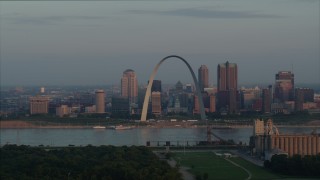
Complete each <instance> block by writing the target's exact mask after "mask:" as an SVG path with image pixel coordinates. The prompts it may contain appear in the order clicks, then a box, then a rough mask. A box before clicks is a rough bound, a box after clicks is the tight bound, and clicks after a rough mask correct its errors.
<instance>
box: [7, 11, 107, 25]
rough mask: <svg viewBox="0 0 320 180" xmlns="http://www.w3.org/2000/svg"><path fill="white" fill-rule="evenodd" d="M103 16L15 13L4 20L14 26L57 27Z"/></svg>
mask: <svg viewBox="0 0 320 180" xmlns="http://www.w3.org/2000/svg"><path fill="white" fill-rule="evenodd" d="M104 18H106V17H103V16H83V15H81V16H70V15H68V16H62V15H59V16H57V15H54V16H26V15H23V14H21V13H14V14H10V15H5V16H3V17H2V20H7V21H9V23H12V24H31V25H56V24H58V23H62V22H66V21H74V20H84V21H86V20H95V19H104Z"/></svg>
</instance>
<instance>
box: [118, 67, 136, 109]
mask: <svg viewBox="0 0 320 180" xmlns="http://www.w3.org/2000/svg"><path fill="white" fill-rule="evenodd" d="M121 96H122V97H126V98H128V99H129V103H130V104H131V103H137V100H138V80H137V76H136V73H135V72H134V71H133V70H132V69H127V70H125V71H124V72H123V76H122V78H121Z"/></svg>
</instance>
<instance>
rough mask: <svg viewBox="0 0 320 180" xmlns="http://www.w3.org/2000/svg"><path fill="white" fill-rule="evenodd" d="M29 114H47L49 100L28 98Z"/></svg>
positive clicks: (38, 97)
mask: <svg viewBox="0 0 320 180" xmlns="http://www.w3.org/2000/svg"><path fill="white" fill-rule="evenodd" d="M29 103H30V114H31V115H32V114H48V110H49V98H48V97H46V96H35V97H30V99H29Z"/></svg>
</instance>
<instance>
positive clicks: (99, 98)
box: [96, 89, 105, 113]
mask: <svg viewBox="0 0 320 180" xmlns="http://www.w3.org/2000/svg"><path fill="white" fill-rule="evenodd" d="M96 113H105V93H104V90H102V89H99V90H97V91H96Z"/></svg>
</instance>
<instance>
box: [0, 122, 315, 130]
mask: <svg viewBox="0 0 320 180" xmlns="http://www.w3.org/2000/svg"><path fill="white" fill-rule="evenodd" d="M97 125H98V124H90V125H89V124H87V125H83V124H78V123H77V124H76V123H52V122H50V123H49V122H46V121H36V122H35V121H31V122H28V121H22V120H8V121H6V120H2V121H0V128H1V129H35V128H43V129H52V128H57V129H85V128H93V127H94V126H97ZM101 125H102V126H106V125H103V124H101ZM276 126H277V127H301V128H320V120H314V121H310V122H308V123H305V124H297V125H294V124H276ZM106 127H107V128H108V126H106ZM135 127H142V128H205V127H206V125H195V124H194V123H185V122H152V123H147V124H142V125H141V124H139V123H136V125H135ZM210 127H211V128H213V129H239V128H252V125H234V124H231V125H229V124H222V125H221V124H211V125H210Z"/></svg>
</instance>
